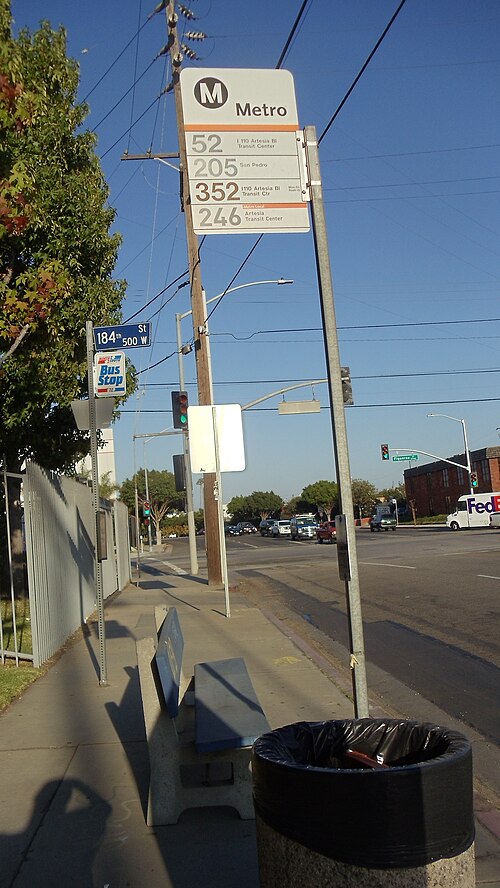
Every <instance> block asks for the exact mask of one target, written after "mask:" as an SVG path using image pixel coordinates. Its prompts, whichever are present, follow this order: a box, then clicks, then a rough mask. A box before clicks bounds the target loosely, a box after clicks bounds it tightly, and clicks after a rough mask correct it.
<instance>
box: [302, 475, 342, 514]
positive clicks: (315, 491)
mask: <svg viewBox="0 0 500 888" xmlns="http://www.w3.org/2000/svg"><path fill="white" fill-rule="evenodd" d="M338 497H339V495H338V488H337V485H336V483H335V481H315V483H314V484H308V486H307V487H304V490H303V491H302V499H303V500H305V501H306V502H307V503H308V504H309V507H310V508H311V509H316V511H317V512H323V513H326V515H327V517H328V518H330V517H331V515H332V513H333V512H334V510H335V508H336V506H337V504H338Z"/></svg>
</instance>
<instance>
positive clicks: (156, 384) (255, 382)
mask: <svg viewBox="0 0 500 888" xmlns="http://www.w3.org/2000/svg"><path fill="white" fill-rule="evenodd" d="M169 357H172V356H171V355H170V356H169ZM479 373H500V367H485V368H469V369H462V370H419V371H417V372H415V373H376V374H373V375H366V376H355V375H351V379H412V378H415V377H417V378H418V377H421V376H463V375H469V376H470V375H473V374H479ZM302 382H303V383H304V384H307V382H308V379H298V378H288V379H232V380H225V381H224V382H216V381H215V380H214V382H213V385H214V386H221V385H287V384H288V383H291V384H293V383H302ZM178 384H179V383H178V381H177V382H148V383H147V385H146V386H145V387H146V388H171V387H172V386H174V387H175V386H176V385H178ZM195 384H196V383H194V382H193V383H191V382H186V385H195Z"/></svg>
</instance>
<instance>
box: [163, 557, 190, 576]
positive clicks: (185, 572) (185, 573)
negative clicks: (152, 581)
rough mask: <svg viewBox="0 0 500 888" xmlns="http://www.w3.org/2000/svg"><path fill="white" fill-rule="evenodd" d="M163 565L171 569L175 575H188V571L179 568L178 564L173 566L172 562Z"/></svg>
mask: <svg viewBox="0 0 500 888" xmlns="http://www.w3.org/2000/svg"><path fill="white" fill-rule="evenodd" d="M163 563H164V564H165V565H166V566H167V567H169V568H170V570H173V571H174V573H176V574H183V575H184V576H185V575H187V570H183V569H182V567H177V565H176V564H172V562H171V561H164V562H163Z"/></svg>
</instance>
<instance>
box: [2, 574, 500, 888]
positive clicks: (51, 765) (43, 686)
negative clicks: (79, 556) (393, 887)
mask: <svg viewBox="0 0 500 888" xmlns="http://www.w3.org/2000/svg"><path fill="white" fill-rule="evenodd" d="M156 604H167V605H175V606H176V607H177V609H178V612H179V616H180V620H181V625H182V629H183V633H184V637H185V643H186V647H185V652H184V663H185V666H186V671H188V670H189V668H190V666H191V665H192V664H194V662H195V661H201V660H203V659H205V658H208V659H214V658H219V657H232V656H243V657H244V659H245V661H246V664H247V667H248V670H249V672H250V675H251V677H252V681H253V684H254V686H255V689H256V691H257V693H258V695H259V698H260V700H261V703H262V705H263V708H264V710H265V712H266V715H267V717H268V719H269V722H270V723H271V725H272V727H273V728H274V727H278V726H281V725H284V724H287V723H290V722H295V721H302V720H305V721H317V720H322V719H335V718H352V717H353V708H352V703H351V701H350V700H349V699H348V698H347V697H346V696H345V694H344V693H343V691H342V690H341V689H340V687H338V686H337V685H336V684H335V682H334V681H332V680H331V677H328V675H327V674H325V672H324V671H322V670H321V669H320V668H319V665H318V664H316V663H315V662H313V660H312V659H311V658H310V657H308V656H307V655H306V653H304V651H303V650H302V649H301V648H300V647H299V646H297V644H295V643H294V641H293V640H292V639H291V638H289V637H287V636H286V635H285V634H283V632H281V631H280V628H279V624H278V623H277V622H276V621H272V620H271V619H268V618H267V616H266V615H265V614H263V613H262V612H261V611H260V610H259V609H258V608H255V607H251V606H249V605H248V602H246V601H245V600H244V599H243V598H242V597H241V596H238V595H237V594H232V595H231V618H230V619H227V618H226V617H225V610H224V595H223V592H222V591H220V590H214V589H211V588H209V587H208V586H207V585H206V584H205V581H204V580H202V579H200V578H192V577H188V576H178V575H176V574H175V573H174V571H173V570H172V572H171V573H169V570H168V568H166V569H165V568H164V567H163V569H162V570H160V569H158V570H156V569H155V568H154V567H153V566H152V565H151V567H150V568H149V571H148V574H147V576H146V577H143V580H142V582H141V588H137V587H136V586H133V585H130V586H128V587H127V588H126V589H125V590H124V591H123V592H121V593H119V594H117V595H116V596H114V598H113V599H112V600H111V601H110V602H109V603H108V604H107V606H106V662H107V676H108V682H109V685H108V686H107V687H100V686H99V681H98V677H99V667H98V663H99V643H98V638H97V624H96V623H93V624H92V625H91V626H90V633H89V635H87V636H86V637H84V638H82V639H81V640H79V641H77V642H75V643H74V644H72V645H71V646H70V647H69V649H68V650H67V651H66V652H65V653H64V654H63V656H62V657H61V658H60V659H59V660H58V661H57V662H56V663H55V665H54V666H53V667H52V669H50V670H49V672H48V673H47V674H46V675H45V676H43V677H42V678H41V679H39V680H38V681H37V682H35V684H34V685H33V686H32V687H31V688H30V689H29V690H28V691H27V692H26V693H25V694H24V696H23V697H22V698H21V699H20V700H18V701H17V702H16V703H14V704H13V705H12V706H10V707H9V709H7V710H6V711H5V712H4V713H3V714H1V715H0V752H1V764H2V797H1V803H0V860H1V867H0V888H7V886H9V888H11V886H12V888H49V886H50V888H53V886H60V888H65V886H66V885H69V884H73V885H75V886H77V888H87V886H88V888H95V886H102V888H104V886H109V888H125V886H127V888H157V886H158V888H159V886H162V888H236V886H237V888H257V886H258V874H257V859H256V849H255V831H254V823H253V821H241V820H240V819H239V817H238V815H237V814H236V813H235V812H234V811H232V810H231V809H226V808H220V809H219V808H206V809H196V810H191V811H187V812H185V813H184V814H183V815H182V816H181V818H180V820H179V823H178V824H177V825H176V826H168V827H160V828H155V829H152V828H148V827H147V826H146V824H145V819H144V810H145V804H146V799H147V788H148V757H147V748H146V742H145V734H144V722H143V715H142V705H141V698H140V689H139V682H138V676H137V668H136V655H135V639H136V638H137V637H139V636H141V635H145V634H149V632H150V627H151V625H152V615H153V612H154V607H155V605H156ZM478 827H479V828H478V838H477V845H476V859H477V867H478V872H477V884H478V885H481V884H488V885H489V886H490V888H493V886H495V888H497V886H500V872H499V862H500V842H498V841H496V840H495V839H494V837H493V836H492V835H491V834H490V833H489V832H488V831H487V830H485V829H484V827H483V826H482V825H481V824H478Z"/></svg>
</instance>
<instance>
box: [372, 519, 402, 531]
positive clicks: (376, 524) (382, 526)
mask: <svg viewBox="0 0 500 888" xmlns="http://www.w3.org/2000/svg"><path fill="white" fill-rule="evenodd" d="M397 526H398V522H397V521H396V518H395V516H394V515H389V514H384V515H372V517H371V518H370V530H371V532H372V533H375V531H376V530H379V531H380V530H389V528H390V529H391V530H396V527H397Z"/></svg>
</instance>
